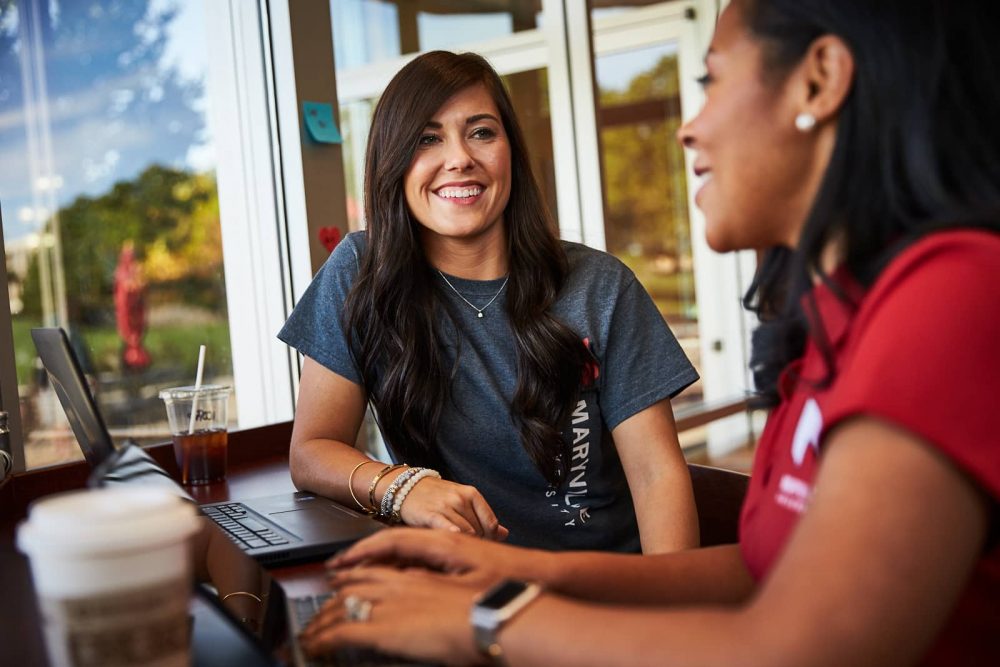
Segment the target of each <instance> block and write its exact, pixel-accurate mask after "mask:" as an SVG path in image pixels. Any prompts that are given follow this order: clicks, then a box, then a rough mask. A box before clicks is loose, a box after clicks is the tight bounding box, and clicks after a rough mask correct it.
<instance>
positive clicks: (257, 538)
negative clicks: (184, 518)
mask: <svg viewBox="0 0 1000 667" xmlns="http://www.w3.org/2000/svg"><path fill="white" fill-rule="evenodd" d="M201 511H202V512H203V513H204V514H205V516H207V517H208V518H209V519H211V520H212V521H214V522H215V523H217V524H219V527H220V528H222V530H223V532H225V533H226V536H227V537H229V539H231V540H232V541H233V542H234V543H236V545H237V546H239V547H240V548H241V549H258V548H260V547H266V546H271V545H277V544H288V540H287V539H286V538H285V537H282V536H281V535H279V534H277V533H276V532H274V531H273V530H271V529H270V528H268V527H267V526H265V525H264V524H263V523H261V522H260V521H258V520H257V519H254V518H253V517H252V516H250V515H249V514H248V513H247V511H246V508H245V507H243V505H241V504H239V503H228V504H225V505H212V506H210V507H202V508H201Z"/></svg>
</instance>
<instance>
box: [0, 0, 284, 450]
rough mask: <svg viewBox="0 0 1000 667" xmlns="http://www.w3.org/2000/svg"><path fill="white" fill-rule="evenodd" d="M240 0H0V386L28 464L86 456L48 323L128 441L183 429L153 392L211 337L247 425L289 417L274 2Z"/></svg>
mask: <svg viewBox="0 0 1000 667" xmlns="http://www.w3.org/2000/svg"><path fill="white" fill-rule="evenodd" d="M241 4H242V6H241V7H237V8H231V7H228V6H226V5H225V4H224V3H216V2H211V1H210V0H172V1H168V0H145V1H140V0H136V1H131V2H124V3H99V2H79V1H64V2H41V1H39V0H21V1H19V2H12V3H4V4H3V5H2V6H0V154H2V156H3V158H2V159H3V165H4V169H3V171H2V172H0V207H2V212H3V238H4V245H5V250H6V253H5V254H6V268H7V272H6V277H7V287H8V293H9V303H10V330H11V332H12V348H13V349H12V350H10V349H0V354H3V355H4V359H5V366H6V359H7V358H8V357H10V358H12V359H14V364H13V369H12V371H13V372H6V373H5V375H6V376H7V377H5V378H2V379H3V380H4V382H3V384H2V385H0V387H2V393H0V398H2V399H3V406H4V409H6V410H7V411H8V412H11V413H14V414H13V415H12V417H13V419H12V422H20V429H18V430H17V432H19V433H20V435H21V440H22V442H23V448H18V451H16V452H15V457H16V458H17V456H18V452H20V456H21V457H23V458H21V460H20V461H19V467H22V468H24V467H27V468H31V467H37V466H42V465H48V464H52V463H58V462H62V461H66V460H72V459H74V458H78V457H79V456H80V452H79V448H78V447H77V446H76V443H75V441H74V439H73V437H72V435H71V434H70V433H69V432H68V430H67V425H66V423H65V419H64V417H63V415H62V410H61V408H60V406H59V404H58V401H57V399H56V397H55V396H54V394H53V392H52V390H51V388H50V387H49V386H48V383H47V382H46V376H45V374H44V373H43V372H41V369H40V368H39V362H38V361H37V359H36V356H35V354H34V347H33V345H32V343H31V340H30V336H29V330H30V329H31V327H34V326H62V327H64V328H65V329H67V331H68V332H69V334H70V337H71V340H72V341H73V344H74V347H75V349H76V351H77V354H78V356H79V357H80V359H81V362H82V365H83V366H84V370H85V371H86V373H87V374H88V376H89V378H90V380H91V385H92V388H93V389H94V392H95V394H96V396H97V399H98V404H99V405H100V407H101V410H102V412H103V414H104V417H105V420H106V422H107V424H108V427H109V430H110V431H111V434H112V438H113V439H114V440H116V441H118V442H121V441H123V440H125V439H133V440H136V441H138V442H140V443H142V442H152V441H163V440H166V439H169V432H168V429H167V424H166V419H165V417H166V415H165V411H164V407H163V404H162V402H161V401H160V400H159V398H158V391H159V389H161V388H163V387H167V386H176V385H184V384H191V383H192V382H193V380H194V377H195V366H196V363H197V354H198V346H199V344H205V345H206V346H207V348H208V354H207V358H206V367H205V382H212V383H216V384H227V385H234V388H235V392H234V395H233V398H232V399H231V400H232V403H231V405H230V410H229V413H230V421H231V422H232V426H253V425H258V424H261V423H268V422H272V421H278V420H280V419H288V418H290V417H291V387H292V376H291V366H290V363H289V358H288V355H287V351H286V350H285V349H284V346H282V345H280V343H278V342H277V341H274V340H273V334H274V332H275V331H276V329H277V327H278V326H280V323H281V321H283V319H284V316H285V315H286V314H287V308H286V302H287V301H288V300H289V299H287V298H286V297H285V294H286V293H287V291H288V289H287V280H284V279H283V278H282V276H283V275H286V273H287V272H286V270H285V268H284V266H283V260H282V253H281V252H280V251H279V249H280V248H281V243H279V242H277V241H272V240H271V239H270V238H265V237H266V236H267V235H268V234H270V235H271V236H277V235H279V225H278V224H277V220H278V219H279V215H278V213H279V211H278V208H277V206H276V204H275V203H274V202H275V200H276V194H275V189H274V185H273V184H274V183H275V182H276V181H277V180H278V179H275V178H274V165H273V161H272V157H271V155H272V153H271V149H272V146H271V125H270V121H269V116H270V115H271V114H270V111H269V103H268V97H267V94H268V93H267V89H268V88H267V80H266V74H267V73H266V71H265V68H264V58H263V55H262V53H261V49H262V48H264V46H266V45H264V44H263V40H261V37H260V35H261V34H263V33H262V24H263V22H264V21H266V17H262V16H261V15H260V14H259V13H258V11H257V8H256V7H254V6H252V5H251V4H250V3H241ZM209 35H211V36H212V39H211V40H209V38H208V37H209ZM234 89H235V92H234ZM234 145H236V146H238V148H236V149H234V148H233V146H234ZM255 170H256V171H255ZM248 184H252V185H250V186H249V187H248ZM248 209H252V210H253V212H254V213H253V215H252V216H251V215H248V214H247V212H246V211H247V210H248ZM262 238H263V241H262ZM248 245H249V246H251V247H249V248H248V247H247V246H248ZM247 301H250V302H251V303H252V304H253V305H252V307H248V306H247ZM274 304H277V307H274ZM0 324H2V325H4V326H7V323H6V322H2V321H0ZM261 350H265V353H262V352H261ZM268 365H270V370H268V373H267V374H268V376H269V378H270V379H269V380H268V381H261V380H260V375H261V374H260V372H258V371H259V369H261V368H263V367H265V366H268ZM264 403H266V404H267V405H268V408H267V409H259V408H258V406H259V405H261V404H264Z"/></svg>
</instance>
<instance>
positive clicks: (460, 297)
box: [438, 270, 510, 317]
mask: <svg viewBox="0 0 1000 667" xmlns="http://www.w3.org/2000/svg"><path fill="white" fill-rule="evenodd" d="M438 275H440V276H441V279H442V280H443V281H445V283H447V284H448V287H450V288H451V291H452V292H454V293H455V294H457V295H458V298H459V299H461V300H462V301H464V302H466V303H467V304H469V308H472V310H474V311H476V317H482V316H483V311H484V310H486V309H487V308H489V307H490V304H491V303H493V302H494V301H496V300H497V297H498V296H500V292H502V291H503V288H504V287H506V286H507V281H508V280H510V276H509V275H508V276H507V277H506V278H504V279H503V285H500V289H498V290H497V293H496V294H494V295H493V298H492V299H490V300H489V301H487V302H486V305H485V306H483V307H482V308H479V307H478V306H476V305H475V304H474V303H472V302H471V301H469V300H468V299H466V298H465V297H464V296H462V293H461V292H459V291H458V290H457V289H455V286H454V285H452V284H451V281H450V280H448V278H447V277H446V276H445V275H444V274H443V273H441V271H440V270H438Z"/></svg>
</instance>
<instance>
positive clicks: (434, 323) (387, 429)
mask: <svg viewBox="0 0 1000 667" xmlns="http://www.w3.org/2000/svg"><path fill="white" fill-rule="evenodd" d="M480 84H481V85H483V86H485V88H486V90H487V91H488V92H489V94H490V96H491V97H492V98H493V101H494V103H495V104H496V106H497V110H498V111H499V112H500V119H501V121H502V122H503V127H504V131H505V133H506V134H507V140H508V142H509V144H510V153H511V188H510V199H509V201H508V203H507V206H506V208H505V209H504V220H505V223H506V224H505V228H506V233H507V252H508V270H509V282H508V285H507V290H508V292H507V300H506V309H507V313H508V315H509V317H510V322H511V327H512V330H513V334H514V341H515V345H516V349H517V388H516V390H515V392H514V398H513V404H512V406H511V417H512V419H513V423H514V424H516V426H517V428H518V430H519V433H520V437H521V442H522V444H523V445H524V448H525V450H526V451H527V453H528V455H529V456H530V457H531V459H532V461H533V462H534V464H535V465H536V466H537V467H538V469H539V471H540V472H541V473H542V474H543V475H544V476H545V478H546V479H547V480H548V481H549V482H550V483H553V484H558V483H559V482H560V481H561V480H562V478H563V477H564V475H565V466H564V465H563V463H562V462H565V461H568V460H569V458H568V457H567V456H565V454H566V444H565V443H564V441H563V438H562V435H561V430H562V426H563V425H564V424H565V423H566V422H567V421H568V418H569V414H570V412H571V410H572V408H573V404H574V403H575V400H576V396H577V393H578V391H579V385H580V379H581V377H582V374H583V367H584V363H585V362H586V354H587V352H586V350H585V348H584V347H583V344H582V342H581V340H580V338H579V336H577V335H576V334H575V333H574V332H573V331H572V330H571V329H569V328H568V327H567V326H566V325H564V324H563V323H561V322H560V321H559V320H557V319H556V318H555V317H553V316H552V314H551V313H550V312H549V308H550V307H551V306H552V304H553V303H554V302H555V300H556V297H557V295H558V294H559V291H560V289H561V288H562V286H563V282H564V280H565V277H566V273H567V270H568V268H567V260H566V255H565V253H564V252H563V249H562V246H561V245H560V242H559V239H558V237H557V235H556V232H555V225H554V224H553V222H552V220H551V217H550V216H549V214H548V211H547V209H546V207H545V204H544V203H543V202H542V197H541V194H540V193H539V190H538V186H537V184H536V182H535V178H534V176H533V174H532V172H531V166H530V163H529V161H528V153H527V147H526V145H525V141H524V136H523V134H522V132H521V128H520V126H519V124H518V122H517V118H516V116H515V115H514V108H513V105H512V104H511V101H510V97H509V96H508V94H507V91H506V89H505V88H504V85H503V82H502V81H501V80H500V77H499V76H498V75H497V73H496V72H495V71H494V70H493V68H492V67H490V65H489V63H487V62H486V60H485V59H483V58H482V57H481V56H478V55H475V54H471V53H465V54H454V53H449V52H446V51H431V52H429V53H425V54H423V55H421V56H419V57H417V58H416V59H414V60H412V61H411V62H410V63H408V64H407V65H406V66H405V67H403V68H402V69H401V70H400V71H399V73H397V74H396V76H395V77H394V78H393V79H392V81H391V82H390V83H389V85H388V86H387V87H386V89H385V92H384V93H383V94H382V97H381V99H380V100H379V102H378V105H377V106H376V107H375V114H374V117H373V119H372V128H371V134H370V135H369V137H368V149H367V155H366V162H365V185H364V193H365V201H364V207H365V218H366V221H367V232H366V235H367V245H366V247H365V251H364V253H363V255H362V257H361V260H360V270H359V272H358V276H357V279H356V280H355V282H354V285H353V286H352V288H351V291H350V293H349V295H348V297H347V302H346V304H345V312H344V323H345V329H346V331H347V336H348V342H349V344H350V346H351V349H352V350H354V352H355V360H356V362H357V363H358V366H359V369H360V371H361V375H362V378H363V381H364V384H365V388H366V390H367V391H368V394H369V398H370V400H371V401H372V403H373V404H374V406H375V408H376V410H377V412H378V415H379V425H380V427H381V429H382V433H383V435H384V436H385V437H386V439H387V440H388V443H389V445H390V447H392V449H393V451H394V453H395V454H396V455H397V457H400V458H403V459H405V460H407V461H408V462H411V463H415V464H423V465H433V466H437V467H442V466H443V459H442V457H441V454H440V452H439V451H438V450H437V447H436V445H435V437H436V435H437V431H438V424H439V422H440V419H441V413H442V410H443V409H444V408H445V406H446V405H447V404H448V403H449V401H450V400H451V397H450V391H449V387H450V384H451V379H452V377H453V375H454V373H455V371H456V368H455V367H449V364H448V363H447V361H446V359H445V356H444V354H443V350H444V348H445V343H446V341H447V340H449V339H451V340H452V341H453V342H455V343H457V342H458V341H457V340H456V339H457V338H458V331H457V328H456V327H455V326H454V320H453V319H452V318H451V316H450V314H449V311H448V306H447V302H446V301H445V300H444V299H443V298H442V296H441V292H440V290H441V285H440V281H439V280H435V276H436V272H435V270H434V267H432V266H431V265H430V263H429V262H428V261H427V258H426V256H425V254H424V249H423V246H422V245H421V243H420V233H419V227H418V224H419V223H418V222H417V221H416V220H415V219H414V218H413V216H412V215H411V214H410V211H409V209H408V207H407V204H406V197H405V194H404V189H403V178H404V175H405V173H406V170H407V168H408V167H409V165H410V161H411V159H412V157H413V153H414V151H415V150H416V147H417V141H418V139H419V137H420V135H421V133H422V132H423V130H424V128H425V126H426V124H427V122H428V121H429V120H430V119H431V118H432V117H433V116H434V114H435V113H436V112H437V110H438V109H439V108H440V107H441V106H442V105H443V104H444V103H445V102H446V101H447V100H448V99H449V98H451V97H452V96H453V95H455V94H456V93H458V92H459V91H462V90H464V89H466V88H468V87H470V86H474V85H480ZM442 316H443V317H442ZM441 321H450V322H451V323H452V324H451V325H450V326H444V327H441V326H440V324H439V323H440V322H441ZM442 329H444V330H442ZM457 363H458V361H457V359H456V362H455V364H456V365H457Z"/></svg>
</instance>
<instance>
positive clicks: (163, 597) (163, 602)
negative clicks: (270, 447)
mask: <svg viewBox="0 0 1000 667" xmlns="http://www.w3.org/2000/svg"><path fill="white" fill-rule="evenodd" d="M199 525H200V524H199V521H198V518H197V514H196V511H195V507H194V505H192V504H191V503H190V502H189V501H186V500H182V499H181V498H180V497H178V496H177V495H174V494H173V493H171V492H170V491H166V490H164V489H152V488H139V487H135V488H115V489H92V490H87V491H72V492H69V493H62V494H57V495H54V496H48V497H46V498H42V499H41V500H39V501H37V502H35V503H34V504H33V505H32V506H31V509H30V511H29V513H28V518H27V520H26V521H24V522H23V523H21V525H20V526H19V527H18V530H17V545H18V548H19V549H20V550H21V551H23V552H24V553H25V554H27V556H28V558H29V560H30V562H31V575H32V580H33V581H34V584H35V593H36V595H37V596H38V602H39V609H40V610H41V614H42V618H43V620H44V634H45V645H46V648H47V650H48V655H49V662H50V663H51V664H52V665H56V666H63V665H66V666H72V667H97V666H100V667H109V666H112V665H114V666H116V667H125V666H132V665H135V666H138V665H142V666H144V667H146V666H149V665H155V666H157V667H168V666H169V667H174V666H178V667H180V666H182V665H183V666H186V665H188V664H190V661H191V659H190V625H189V620H188V606H189V603H190V595H191V563H190V554H191V550H190V547H189V541H190V538H191V536H192V535H193V534H194V533H195V532H196V531H197V530H198V529H199Z"/></svg>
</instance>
